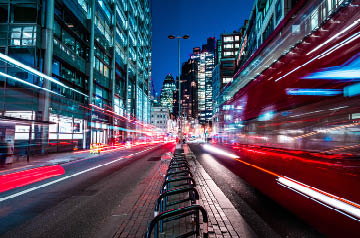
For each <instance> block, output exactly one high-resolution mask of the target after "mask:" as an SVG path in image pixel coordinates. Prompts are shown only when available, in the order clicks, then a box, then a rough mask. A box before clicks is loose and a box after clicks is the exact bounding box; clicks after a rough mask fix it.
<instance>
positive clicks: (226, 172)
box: [190, 144, 323, 237]
mask: <svg viewBox="0 0 360 238" xmlns="http://www.w3.org/2000/svg"><path fill="white" fill-rule="evenodd" d="M190 148H191V150H192V151H193V153H194V154H195V155H196V157H197V160H198V161H199V162H200V163H201V165H202V166H203V167H204V169H205V170H206V172H207V173H208V174H209V175H210V176H211V178H212V179H213V180H214V182H215V183H216V184H217V185H218V186H219V188H220V189H221V190H222V191H223V192H224V194H225V195H226V196H227V197H228V199H229V200H230V201H231V202H232V204H233V205H234V207H235V208H236V209H237V210H238V211H239V213H240V214H241V215H242V216H243V217H244V219H245V220H246V222H247V223H248V224H249V225H250V226H251V228H252V229H253V230H254V231H255V232H256V234H257V235H258V236H259V237H322V236H323V235H321V234H320V233H319V232H317V231H316V230H315V229H314V228H313V227H311V226H309V225H308V224H306V223H305V222H303V221H302V220H300V219H299V218H297V217H296V216H295V215H294V214H293V213H291V212H290V211H288V210H286V209H285V208H283V207H282V206H280V205H279V204H277V203H276V202H275V201H273V200H271V199H270V198H269V197H267V196H265V195H264V194H262V193H261V192H260V191H259V190H257V189H256V188H254V187H252V186H251V185H250V184H249V183H247V182H246V181H245V180H244V179H242V178H241V174H239V173H238V172H237V170H236V167H237V166H239V163H237V162H236V161H235V160H233V159H229V157H227V156H226V155H220V154H210V153H209V152H207V151H204V150H203V148H202V147H201V145H200V144H190Z"/></svg>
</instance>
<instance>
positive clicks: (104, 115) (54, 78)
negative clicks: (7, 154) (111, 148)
mask: <svg viewBox="0 0 360 238" xmlns="http://www.w3.org/2000/svg"><path fill="white" fill-rule="evenodd" d="M149 4H150V3H149V1H148V0H118V1H109V0H47V1H40V0H26V1H21V0H19V1H10V0H9V1H1V3H0V15H1V17H0V53H1V55H0V56H1V57H0V58H1V61H2V64H1V65H0V67H1V69H0V72H1V75H0V76H1V78H0V86H1V87H2V88H3V89H4V92H6V96H5V97H2V98H1V105H0V106H1V111H2V118H1V125H2V126H1V127H2V128H7V127H9V125H10V127H11V129H10V130H9V131H11V130H13V131H14V133H13V135H14V136H13V137H14V149H15V152H14V153H15V154H22V153H24V151H25V150H28V149H30V151H31V152H30V153H39V152H41V153H47V152H59V151H61V150H73V149H81V148H88V147H89V145H90V143H95V142H97V143H108V141H109V139H110V138H112V139H117V140H120V141H122V140H125V138H128V137H130V138H133V139H136V138H137V137H138V136H139V135H138V131H139V129H140V127H141V124H142V123H150V93H151V80H150V77H151V12H150V5H149ZM133 119H136V121H138V122H141V123H135V124H134V123H129V121H130V120H133ZM6 130H7V129H6ZM6 133H7V132H6ZM9 133H10V132H9Z"/></svg>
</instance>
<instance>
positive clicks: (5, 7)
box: [0, 4, 9, 23]
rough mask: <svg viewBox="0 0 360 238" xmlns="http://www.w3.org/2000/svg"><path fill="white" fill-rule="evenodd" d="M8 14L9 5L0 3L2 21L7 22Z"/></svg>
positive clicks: (0, 18) (0, 19)
mask: <svg viewBox="0 0 360 238" xmlns="http://www.w3.org/2000/svg"><path fill="white" fill-rule="evenodd" d="M8 15H9V14H8V5H7V4H0V23H7V22H8Z"/></svg>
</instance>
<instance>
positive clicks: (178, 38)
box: [168, 35, 190, 143]
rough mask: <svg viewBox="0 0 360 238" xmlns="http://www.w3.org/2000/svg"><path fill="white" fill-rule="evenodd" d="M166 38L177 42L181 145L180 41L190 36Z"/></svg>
mask: <svg viewBox="0 0 360 238" xmlns="http://www.w3.org/2000/svg"><path fill="white" fill-rule="evenodd" d="M168 38H169V39H170V40H173V39H177V40H178V67H179V68H178V70H179V71H178V74H179V76H178V77H179V100H178V105H179V109H178V110H179V112H178V115H179V120H180V125H179V132H180V133H179V134H180V136H179V142H180V143H181V140H182V133H181V132H182V131H181V68H180V39H184V40H186V39H189V38H190V36H189V35H184V36H174V35H169V36H168Z"/></svg>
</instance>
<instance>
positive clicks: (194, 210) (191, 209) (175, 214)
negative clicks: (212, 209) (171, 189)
mask: <svg viewBox="0 0 360 238" xmlns="http://www.w3.org/2000/svg"><path fill="white" fill-rule="evenodd" d="M200 212H201V214H202V220H203V222H204V223H206V229H205V232H203V237H205V238H206V237H208V231H207V223H208V215H207V212H206V210H205V209H204V208H203V207H202V206H200V205H197V204H196V205H191V206H187V207H183V208H179V209H173V210H169V211H165V212H163V213H160V214H159V215H157V216H156V217H155V218H154V219H153V220H152V221H151V222H150V224H149V226H148V229H147V231H146V234H145V238H150V237H151V233H152V231H153V229H154V228H155V229H156V231H155V237H156V238H157V237H158V234H159V230H158V229H159V226H158V223H159V222H160V221H162V222H168V221H172V220H177V219H181V218H183V217H186V216H190V215H195V221H196V226H195V231H191V232H188V233H185V234H182V235H180V236H177V237H189V236H192V235H197V236H199V235H200Z"/></svg>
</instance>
